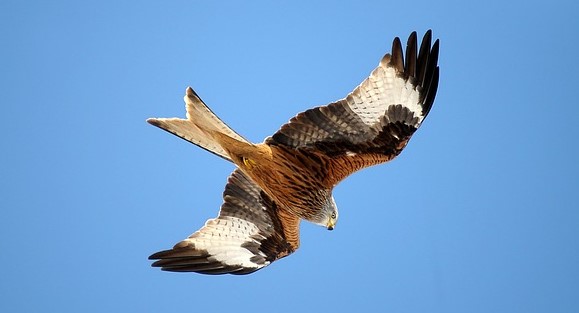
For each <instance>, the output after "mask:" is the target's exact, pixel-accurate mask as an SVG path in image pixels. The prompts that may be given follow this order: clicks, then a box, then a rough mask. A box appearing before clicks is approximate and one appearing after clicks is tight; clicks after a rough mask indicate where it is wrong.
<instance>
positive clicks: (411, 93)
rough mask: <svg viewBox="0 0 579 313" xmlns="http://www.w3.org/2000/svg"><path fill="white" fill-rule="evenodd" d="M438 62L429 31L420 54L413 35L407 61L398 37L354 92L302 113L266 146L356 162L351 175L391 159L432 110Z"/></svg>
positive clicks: (435, 45)
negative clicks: (313, 152)
mask: <svg viewBox="0 0 579 313" xmlns="http://www.w3.org/2000/svg"><path fill="white" fill-rule="evenodd" d="M437 59H438V40H437V41H436V42H435V43H434V45H433V46H432V48H431V32H430V31H429V32H427V33H426V34H425V36H424V38H423V41H422V44H421V47H420V52H418V51H417V42H416V33H414V32H413V33H412V34H411V35H410V37H409V39H408V44H407V47H406V58H404V54H403V52H402V46H401V44H400V40H399V39H398V38H396V39H395V40H394V42H393V44H392V54H387V55H386V56H384V58H382V60H381V61H380V64H379V66H378V67H377V68H376V69H374V70H373V71H372V73H371V74H370V76H369V77H368V78H367V79H366V80H364V81H363V82H362V83H361V84H360V86H358V87H357V88H355V89H354V91H352V92H351V93H350V94H348V95H347V96H346V97H345V98H344V99H342V100H339V101H337V102H334V103H331V104H329V105H326V106H321V107H317V108H313V109H309V110H307V111H305V112H302V113H300V114H298V115H297V116H295V117H294V118H292V119H290V121H289V122H288V123H287V124H285V125H283V126H282V127H281V128H280V130H279V131H278V132H276V133H275V134H274V135H273V136H271V137H269V138H267V139H266V143H267V144H270V145H284V146H289V147H293V148H295V149H298V150H300V149H306V150H315V151H321V152H323V153H324V154H325V155H327V156H329V157H330V158H343V157H346V158H354V159H355V160H352V163H355V164H356V166H355V167H352V169H351V171H350V172H349V173H352V172H354V171H356V170H359V169H360V168H362V167H364V165H363V161H365V160H367V161H368V164H367V165H366V166H370V165H375V164H377V162H378V163H380V162H385V161H388V160H391V159H393V158H394V157H396V156H397V155H398V154H399V153H400V151H401V150H402V149H403V148H404V146H405V145H406V144H407V142H408V140H409V139H410V137H411V136H412V134H413V133H414V132H415V131H416V129H418V127H419V126H420V124H421V123H422V121H423V120H424V118H425V117H426V115H427V114H428V112H429V111H430V107H431V106H432V102H433V101H434V94H435V93H436V88H437V86H438V66H437ZM361 154H369V155H371V156H369V157H365V156H363V155H361ZM374 154H382V155H383V157H378V156H375V155H374ZM339 163H340V164H341V165H345V164H349V163H350V162H346V163H344V161H342V160H341V161H339ZM344 172H345V171H344ZM344 177H345V176H344ZM340 178H343V177H342V176H340ZM334 183H337V182H334Z"/></svg>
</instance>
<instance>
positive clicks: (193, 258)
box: [147, 30, 439, 274]
mask: <svg viewBox="0 0 579 313" xmlns="http://www.w3.org/2000/svg"><path fill="white" fill-rule="evenodd" d="M431 41H432V33H431V31H430V30H429V31H427V32H426V34H425V35H424V37H423V39H422V43H421V44H420V47H418V44H417V39H416V32H413V33H412V34H411V35H410V36H409V38H408V41H407V45H406V49H405V50H406V51H405V53H403V50H402V44H401V42H400V39H399V38H398V37H396V38H395V39H394V41H393V44H392V51H391V54H386V55H385V56H384V57H383V58H382V60H381V61H380V64H379V65H378V67H376V69H374V70H373V71H372V73H371V74H370V76H369V77H368V78H366V79H365V80H364V81H363V82H362V83H361V84H360V85H359V86H358V87H356V88H355V89H354V90H353V91H352V92H351V93H349V94H348V95H347V96H346V97H345V98H343V99H341V100H338V101H336V102H333V103H330V104H328V105H324V106H320V107H316V108H313V109H309V110H306V111H304V112H302V113H299V114H298V115H296V116H295V117H293V118H291V119H290V120H289V122H288V123H287V124H285V125H283V126H282V127H281V128H280V129H279V130H278V131H277V132H276V133H275V134H273V135H272V136H270V137H267V138H266V139H265V140H264V142H263V143H259V144H255V143H251V142H249V141H247V140H246V139H245V138H243V137H242V136H241V135H239V134H238V133H236V132H235V131H234V130H233V129H231V128H230V127H229V126H227V125H226V124H225V123H224V122H223V121H221V120H220V119H219V118H218V117H217V116H216V115H215V114H214V113H213V112H212V111H211V110H210V109H209V108H208V107H207V106H206V105H205V103H203V101H202V100H201V98H200V97H199V96H198V95H197V94H196V93H195V91H193V89H191V88H190V87H189V88H187V90H186V94H185V97H184V99H185V103H186V111H187V118H186V119H179V118H151V119H148V120H147V122H149V123H150V124H152V125H154V126H157V127H160V128H162V129H163V130H166V131H168V132H170V133H173V134H175V135H177V136H179V137H181V138H183V139H185V140H187V141H189V142H191V143H193V144H195V145H197V146H199V147H201V148H203V149H205V150H207V151H209V152H212V153H214V154H216V155H218V156H220V157H222V158H224V159H226V160H228V161H230V162H233V163H234V164H235V165H236V169H235V170H234V171H233V173H232V174H231V176H230V177H229V179H228V181H227V184H226V186H225V191H224V192H223V204H222V205H221V209H220V211H219V215H218V216H217V217H216V218H214V219H210V220H208V221H207V222H206V223H205V225H204V226H203V227H201V229H199V230H198V231H196V232H195V233H193V234H192V235H190V236H189V237H188V238H186V239H185V240H183V241H181V242H179V243H177V244H176V245H175V246H174V247H173V248H172V249H170V250H165V251H160V252H157V253H155V254H153V255H151V256H150V257H149V259H151V260H156V261H155V262H154V263H153V264H152V266H155V267H161V269H162V270H166V271H175V272H198V273H203V274H226V273H230V274H248V273H252V272H255V271H257V270H259V269H261V268H263V267H265V266H267V265H269V264H271V263H272V262H274V261H276V260H278V259H280V258H283V257H285V256H287V255H289V254H291V253H293V252H294V251H296V249H298V247H299V244H300V238H299V226H300V221H301V220H307V221H309V222H312V223H315V224H319V225H321V226H323V227H325V228H327V229H329V230H331V229H333V228H334V227H335V225H336V222H337V220H338V208H337V206H336V203H335V201H334V198H333V196H332V190H333V188H334V186H336V185H337V184H338V183H339V182H340V181H341V180H343V179H344V178H345V177H347V176H348V175H350V174H352V173H354V172H356V171H358V170H360V169H362V168H365V167H368V166H372V165H376V164H379V163H383V162H387V161H390V160H392V159H393V158H395V157H396V156H397V155H398V154H400V152H401V151H402V149H404V147H405V146H406V144H407V143H408V140H409V139H410V137H411V136H412V134H414V132H415V131H416V130H417V129H418V127H420V125H421V124H422V122H423V120H424V118H425V117H426V115H427V114H428V112H429V111H430V108H431V107H432V104H433V101H434V97H435V95H436V90H437V87H438V78H439V68H438V65H437V62H438V50H439V41H438V40H436V41H435V42H434V44H431Z"/></svg>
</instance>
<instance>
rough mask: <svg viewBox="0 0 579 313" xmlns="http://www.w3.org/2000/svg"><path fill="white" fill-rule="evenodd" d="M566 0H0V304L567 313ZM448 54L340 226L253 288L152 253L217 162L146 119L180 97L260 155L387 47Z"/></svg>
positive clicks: (576, 283)
mask: <svg viewBox="0 0 579 313" xmlns="http://www.w3.org/2000/svg"><path fill="white" fill-rule="evenodd" d="M578 12H579V5H578V4H577V2H576V1H543V2H538V1H537V2H533V1H530V2H529V1H510V2H507V1H494V0H492V1H476V2H472V3H469V2H464V1H437V2H435V1H413V2H408V1H390V2H387V1H342V2H337V1H308V2H305V1H304V2H301V3H298V2H295V1H279V2H277V4H273V3H271V1H252V2H242V1H229V2H220V4H213V3H210V1H164V2H161V1H159V2H150V1H147V2H145V1H142V2H128V1H36V2H35V1H14V0H8V1H6V0H4V1H2V2H1V3H0V32H1V35H0V36H1V37H0V39H1V42H2V43H1V46H2V48H1V51H0V56H1V58H0V66H1V69H0V82H1V86H2V88H1V93H0V101H1V108H2V111H1V112H2V122H1V123H0V131H1V133H2V136H1V146H2V152H1V153H0V171H1V179H0V245H1V246H0V248H1V254H0V268H1V270H2V277H1V279H0V300H1V301H0V311H2V312H168V311H185V312H203V311H205V312H228V311H239V312H245V311H248V312H249V311H253V312H255V311H261V312H268V311H274V312H298V311H299V312H308V311H331V312H354V311H357V312H579V206H578V205H577V196H578V194H579V165H578V160H579V152H578V139H577V135H578V134H579V127H578V124H579V123H578V114H579V109H578V107H579V101H578V97H577V91H578V83H579V75H578V71H579V62H578V57H577V51H578V50H579V45H578V44H577V40H578V39H579V37H578V34H577V31H578V30H579V22H578V20H579V15H578ZM429 28H432V29H433V33H434V36H435V37H436V38H440V39H441V53H440V62H439V63H440V69H441V80H440V88H439V92H438V95H437V98H436V101H435V104H434V108H433V109H432V111H431V113H430V115H429V116H428V118H427V119H426V121H425V123H424V124H423V126H422V128H421V129H420V130H419V131H418V132H417V133H416V135H415V136H414V137H413V139H412V140H411V142H410V144H409V145H408V147H407V149H406V150H405V151H404V152H403V153H402V155H401V156H400V157H399V158H397V159H396V160H394V161H393V162H390V163H388V164H385V165H380V166H377V167H373V168H370V169H366V170H363V171H362V172H360V173H356V174H355V175H353V176H351V177H349V178H348V179H347V180H345V181H344V182H343V183H342V184H340V185H339V186H338V187H337V188H336V189H335V198H336V201H337V203H338V206H339V208H340V213H341V214H340V221H339V223H338V225H337V228H336V229H335V230H334V231H333V232H328V231H326V230H324V229H323V228H320V227H317V226H314V225H312V224H309V223H302V228H301V230H302V246H301V248H300V249H299V250H298V251H297V252H296V253H295V254H293V255H291V256H290V257H288V258H285V259H283V260H281V261H279V262H276V263H274V264H272V265H271V266H269V267H268V268H266V269H264V270H261V271H259V272H257V273H254V274H252V275H249V276H242V277H237V276H231V275H226V276H204V275H198V274H179V273H166V272H161V271H159V270H158V269H155V268H151V267H150V262H149V261H148V260H147V257H148V256H149V254H150V253H152V252H156V251H158V250H161V249H166V248H169V247H171V246H172V245H173V244H174V243H176V242H177V241H179V240H181V239H183V238H185V237H186V236H188V235H189V234H190V233H192V232H193V231H195V230H197V229H198V228H199V227H200V226H202V225H203V223H204V222H205V220H206V219H208V218H212V217H214V216H215V215H216V214H217V211H218V208H219V205H220V204H221V201H222V199H221V193H222V191H223V187H224V184H225V182H226V178H227V176H228V175H229V173H230V172H231V171H232V170H233V166H232V165H231V164H229V163H227V162H225V161H223V160H222V159H220V158H217V157H215V156H214V155H212V154H209V153H207V152H206V151H203V150H201V149H199V148H197V147H195V146H193V145H191V144H188V143H187V142H185V141H182V140H180V139H179V138H177V137H174V136H171V135H169V134H167V133H165V132H163V131H160V130H159V129H156V128H155V127H152V126H150V125H148V124H147V123H145V119H146V118H148V117H183V116H184V114H185V111H184V104H183V101H182V97H183V94H184V92H185V88H186V87H187V86H189V85H190V86H192V87H193V88H194V89H195V90H196V91H197V92H198V93H199V94H200V96H201V97H202V98H203V99H204V100H205V102H206V103H207V104H208V105H209V106H210V107H211V108H212V109H213V110H214V111H215V112H216V113H217V114H218V115H219V116H221V117H222V118H223V119H224V120H225V121H226V122H227V123H228V124H229V125H230V126H232V127H233V128H234V129H236V130H237V131H238V132H239V133H241V134H243V135H244V136H246V137H247V138H249V139H250V140H252V141H256V142H261V141H262V140H263V138H265V137H266V136H268V135H270V134H272V133H273V132H275V131H276V130H277V129H278V128H279V127H280V126H281V125H282V124H283V123H285V122H286V121H287V120H288V119H289V118H290V117H292V116H294V115H295V114H296V113H298V112H300V111H303V110H305V109H307V108H310V107H313V106H317V105H322V104H326V103H328V102H331V101H334V100H337V99H339V98H342V97H344V96H345V95H346V94H347V93H348V92H350V91H351V90H352V89H353V88H354V87H355V86H357V85H358V84H359V83H360V82H361V81H362V80H363V79H364V78H365V77H366V76H367V75H368V74H369V73H370V71H371V70H372V69H373V68H374V67H375V66H376V65H377V64H378V62H379V60H380V58H381V57H382V56H383V55H384V54H385V53H386V52H389V51H390V47H391V42H392V39H393V38H394V37H395V36H400V37H401V38H402V39H403V41H405V40H406V38H407V36H408V34H409V33H410V32H411V31H413V30H417V31H418V33H419V37H421V36H422V35H423V34H424V32H425V31H426V30H427V29H429Z"/></svg>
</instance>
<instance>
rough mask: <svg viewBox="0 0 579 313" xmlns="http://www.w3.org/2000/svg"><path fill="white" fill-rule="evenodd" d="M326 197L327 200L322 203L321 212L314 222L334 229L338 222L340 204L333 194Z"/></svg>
mask: <svg viewBox="0 0 579 313" xmlns="http://www.w3.org/2000/svg"><path fill="white" fill-rule="evenodd" d="M326 199H327V201H325V203H324V205H322V207H321V210H320V214H319V215H318V216H316V221H314V223H316V224H318V225H320V226H323V227H326V228H327V229H328V230H332V229H334V227H335V226H336V223H337V222H338V206H337V205H336V201H335V200H334V197H333V196H332V195H331V194H330V195H329V197H328V198H326Z"/></svg>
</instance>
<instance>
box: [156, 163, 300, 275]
mask: <svg viewBox="0 0 579 313" xmlns="http://www.w3.org/2000/svg"><path fill="white" fill-rule="evenodd" d="M223 199H224V203H223V205H222V206H221V210H220V212H219V216H218V217H217V218H215V219H211V220H208V221H207V222H206V223H205V226H203V227H202V228H201V229H200V230H198V231H196V232H195V233H193V234H192V235H191V236H189V238H187V239H185V240H183V241H181V242H179V243H177V244H176V245H175V246H174V247H173V249H170V250H165V251H161V252H157V253H155V254H153V255H151V256H150V257H149V259H152V260H157V261H155V262H154V263H153V264H152V266H155V267H161V269H162V270H166V271H173V272H198V273H202V274H228V273H229V274H249V273H252V272H254V271H257V270H259V269H261V268H263V267H265V266H267V265H269V264H270V263H271V262H273V261H275V260H277V259H279V258H282V257H284V256H286V255H288V254H290V253H292V252H293V251H295V249H297V247H298V242H297V240H298V238H288V237H287V236H286V232H287V231H290V232H291V233H295V234H298V230H299V219H298V218H297V217H295V218H291V217H290V218H287V217H286V216H285V215H284V218H281V217H280V216H279V215H278V208H277V206H276V204H275V203H274V202H273V201H271V199H270V198H269V197H268V196H267V195H266V194H265V193H264V192H263V191H262V190H261V189H260V188H259V187H258V186H257V185H256V184H255V183H254V182H253V181H252V180H251V179H250V178H248V177H247V176H246V175H245V174H243V172H241V171H240V170H239V169H237V170H235V171H234V172H233V173H232V174H231V176H230V177H229V179H228V183H227V185H226V187H225V191H224V193H223Z"/></svg>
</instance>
